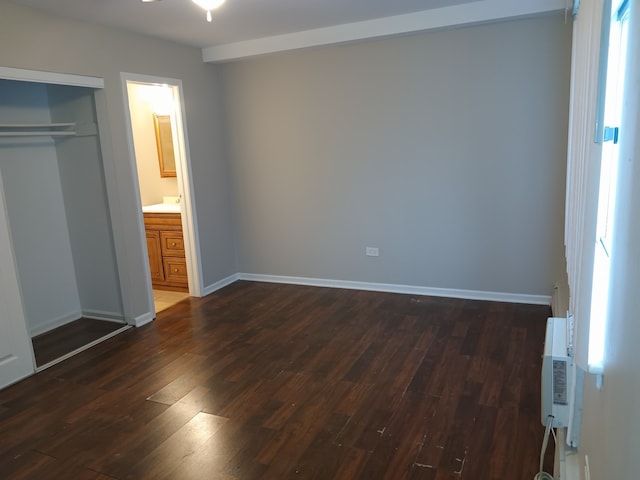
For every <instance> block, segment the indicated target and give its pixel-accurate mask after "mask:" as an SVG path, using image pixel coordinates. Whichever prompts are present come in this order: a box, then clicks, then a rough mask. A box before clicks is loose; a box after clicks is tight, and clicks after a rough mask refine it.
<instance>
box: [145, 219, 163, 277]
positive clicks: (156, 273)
mask: <svg viewBox="0 0 640 480" xmlns="http://www.w3.org/2000/svg"><path fill="white" fill-rule="evenodd" d="M146 233H147V252H148V253H149V270H151V283H153V282H164V269H163V267H162V249H161V247H160V232H156V231H153V230H147V232H146Z"/></svg>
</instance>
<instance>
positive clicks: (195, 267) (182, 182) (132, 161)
mask: <svg viewBox="0 0 640 480" xmlns="http://www.w3.org/2000/svg"><path fill="white" fill-rule="evenodd" d="M120 77H121V81H122V92H123V100H124V104H125V105H124V106H125V109H124V110H125V121H126V127H127V141H128V147H129V167H130V171H131V175H132V176H133V178H134V180H135V181H134V184H135V190H136V192H135V193H136V195H135V196H136V205H135V207H136V211H137V216H138V226H139V228H140V235H139V238H140V247H141V251H143V252H146V251H147V245H146V241H145V238H146V236H145V232H144V217H143V214H142V200H141V196H140V183H139V179H138V169H137V166H136V156H135V149H134V143H133V129H132V126H131V113H130V110H129V93H128V88H127V84H128V83H129V82H131V83H138V84H147V85H167V86H169V87H171V88H172V91H173V95H174V102H175V104H176V105H179V108H176V109H175V121H176V127H177V128H176V129H175V132H174V135H175V137H174V139H175V140H176V142H175V150H176V152H175V153H176V177H177V181H178V192H179V194H180V196H181V197H182V199H181V201H180V203H181V207H182V215H181V217H182V233H183V236H184V249H185V257H186V261H187V278H188V281H189V295H191V296H192V297H201V296H202V269H201V265H202V262H201V257H200V242H199V240H198V238H199V237H198V225H197V222H196V218H197V217H196V208H195V202H194V199H193V180H192V175H191V156H190V152H189V142H188V138H189V137H188V134H187V122H186V113H185V108H184V100H183V98H184V94H183V89H182V80H180V79H176V78H167V77H158V76H154V75H138V74H135V73H127V72H122V73H121V74H120ZM144 262H145V265H146V266H147V268H146V272H147V274H146V275H145V282H146V287H147V295H148V300H149V305H150V307H151V310H152V314H153V317H155V307H154V304H153V287H152V285H151V274H150V270H149V258H148V255H145V258H144Z"/></svg>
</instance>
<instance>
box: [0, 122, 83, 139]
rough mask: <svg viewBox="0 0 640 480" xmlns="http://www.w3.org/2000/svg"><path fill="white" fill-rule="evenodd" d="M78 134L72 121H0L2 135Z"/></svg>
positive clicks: (56, 135) (67, 135) (55, 135)
mask: <svg viewBox="0 0 640 480" xmlns="http://www.w3.org/2000/svg"><path fill="white" fill-rule="evenodd" d="M73 135H76V124H75V123H74V122H71V123H0V137H36V136H47V137H70V136H73Z"/></svg>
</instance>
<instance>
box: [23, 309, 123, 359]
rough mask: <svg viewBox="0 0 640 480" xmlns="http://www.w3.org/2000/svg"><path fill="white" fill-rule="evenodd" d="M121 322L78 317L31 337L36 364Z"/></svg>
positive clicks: (83, 343) (76, 345) (86, 341)
mask: <svg viewBox="0 0 640 480" xmlns="http://www.w3.org/2000/svg"><path fill="white" fill-rule="evenodd" d="M124 326H125V325H124V324H122V323H116V322H107V321H104V320H95V319H92V318H80V319H78V320H75V321H73V322H70V323H67V324H66V325H63V326H61V327H58V328H56V329H54V330H51V331H49V332H46V333H43V334H42V335H38V336H35V337H33V338H32V339H31V343H32V344H33V353H34V355H35V357H36V365H38V366H39V367H41V366H42V365H46V364H47V363H49V362H51V361H53V360H56V359H58V358H60V357H62V356H64V355H66V354H68V353H71V352H73V351H74V350H77V349H78V348H80V347H83V346H84V345H87V344H89V343H91V342H94V341H95V340H98V339H100V338H102V337H104V336H106V335H108V334H110V333H113V332H115V331H116V330H118V329H120V328H122V327H124Z"/></svg>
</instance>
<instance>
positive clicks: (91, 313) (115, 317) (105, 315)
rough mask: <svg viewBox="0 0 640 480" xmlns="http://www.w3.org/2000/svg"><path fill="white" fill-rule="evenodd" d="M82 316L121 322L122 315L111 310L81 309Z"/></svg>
mask: <svg viewBox="0 0 640 480" xmlns="http://www.w3.org/2000/svg"><path fill="white" fill-rule="evenodd" d="M82 316H83V317H84V318H90V319H92V320H102V321H105V322H114V323H123V322H124V321H125V319H124V315H121V314H119V313H113V312H104V311H102V310H83V311H82Z"/></svg>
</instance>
